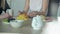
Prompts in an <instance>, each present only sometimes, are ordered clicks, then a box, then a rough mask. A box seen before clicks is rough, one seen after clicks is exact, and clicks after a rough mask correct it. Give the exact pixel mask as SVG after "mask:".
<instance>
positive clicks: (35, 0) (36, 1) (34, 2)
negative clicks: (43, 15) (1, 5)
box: [30, 0, 42, 11]
mask: <svg viewBox="0 0 60 34" xmlns="http://www.w3.org/2000/svg"><path fill="white" fill-rule="evenodd" d="M41 8H42V0H30V10H31V11H40V10H41Z"/></svg>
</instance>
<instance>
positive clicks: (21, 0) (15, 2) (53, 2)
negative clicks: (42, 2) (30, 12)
mask: <svg viewBox="0 0 60 34" xmlns="http://www.w3.org/2000/svg"><path fill="white" fill-rule="evenodd" d="M7 2H8V4H9V6H10V7H11V9H13V10H14V16H16V15H17V14H18V11H19V10H21V11H22V10H23V9H24V5H25V0H7ZM58 7H59V0H49V6H48V14H47V16H53V17H57V12H58Z"/></svg>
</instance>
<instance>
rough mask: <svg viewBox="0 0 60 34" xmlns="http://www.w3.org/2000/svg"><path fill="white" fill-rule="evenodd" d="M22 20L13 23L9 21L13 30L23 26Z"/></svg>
mask: <svg viewBox="0 0 60 34" xmlns="http://www.w3.org/2000/svg"><path fill="white" fill-rule="evenodd" d="M23 23H24V20H14V21H10V25H11V26H12V27H14V28H19V27H21V26H22V25H23Z"/></svg>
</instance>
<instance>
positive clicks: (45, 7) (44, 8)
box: [39, 0, 49, 15]
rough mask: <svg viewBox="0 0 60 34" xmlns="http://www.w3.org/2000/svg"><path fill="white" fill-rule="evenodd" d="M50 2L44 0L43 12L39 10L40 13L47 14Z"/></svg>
mask: <svg viewBox="0 0 60 34" xmlns="http://www.w3.org/2000/svg"><path fill="white" fill-rule="evenodd" d="M48 2H49V0H43V3H42V9H41V12H39V14H42V15H46V12H47V9H48Z"/></svg>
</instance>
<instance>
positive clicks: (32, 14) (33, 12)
mask: <svg viewBox="0 0 60 34" xmlns="http://www.w3.org/2000/svg"><path fill="white" fill-rule="evenodd" d="M37 14H38V12H37V11H32V12H31V13H29V14H28V16H30V17H35V16H36V15H37Z"/></svg>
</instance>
